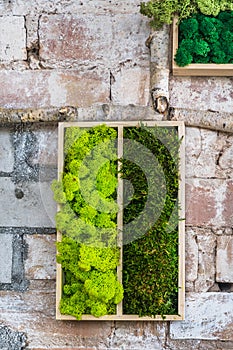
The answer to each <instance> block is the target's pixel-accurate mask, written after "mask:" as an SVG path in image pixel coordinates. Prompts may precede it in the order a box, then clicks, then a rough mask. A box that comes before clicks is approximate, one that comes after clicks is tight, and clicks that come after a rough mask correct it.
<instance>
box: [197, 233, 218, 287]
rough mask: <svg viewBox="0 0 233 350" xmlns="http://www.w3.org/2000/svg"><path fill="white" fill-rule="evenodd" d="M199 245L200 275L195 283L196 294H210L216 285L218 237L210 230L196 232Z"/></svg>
mask: <svg viewBox="0 0 233 350" xmlns="http://www.w3.org/2000/svg"><path fill="white" fill-rule="evenodd" d="M196 241H197V244H198V274H197V279H196V280H195V281H194V286H195V291H196V292H208V291H209V289H210V288H211V287H213V285H214V283H215V274H216V271H215V251H216V237H215V235H214V234H213V233H212V232H211V231H210V230H201V229H197V230H196Z"/></svg>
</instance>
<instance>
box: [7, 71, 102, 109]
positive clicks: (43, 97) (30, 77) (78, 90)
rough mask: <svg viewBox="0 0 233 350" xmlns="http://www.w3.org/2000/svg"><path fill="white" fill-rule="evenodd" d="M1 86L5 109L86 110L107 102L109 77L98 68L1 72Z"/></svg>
mask: <svg viewBox="0 0 233 350" xmlns="http://www.w3.org/2000/svg"><path fill="white" fill-rule="evenodd" d="M12 81H14V89H12V84H11V82H12ZM0 86H4V89H3V90H2V94H1V99H0V101H1V106H2V107H5V108H16V109H17V108H43V107H50V106H51V107H53V106H56V107H61V106H66V105H67V106H82V107H85V106H90V105H92V104H94V103H97V102H102V103H105V102H108V101H109V73H108V72H107V71H106V70H101V69H99V68H94V69H93V70H89V71H88V72H85V71H84V72H83V71H80V70H69V71H66V70H63V71H62V70H61V71H51V70H47V71H46V70H43V71H40V70H38V71H36V70H33V71H29V70H28V71H25V72H22V71H21V72H20V71H18V72H17V71H14V70H12V71H1V70H0Z"/></svg>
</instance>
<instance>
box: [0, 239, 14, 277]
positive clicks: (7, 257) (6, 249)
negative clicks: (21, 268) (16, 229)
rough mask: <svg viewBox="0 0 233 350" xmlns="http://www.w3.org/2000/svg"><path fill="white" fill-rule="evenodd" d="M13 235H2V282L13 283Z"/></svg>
mask: <svg viewBox="0 0 233 350" xmlns="http://www.w3.org/2000/svg"><path fill="white" fill-rule="evenodd" d="M12 249H13V248H12V235H9V234H1V235H0V264H1V267H0V283H11V272H12V271H11V270H12V254H13V252H12Z"/></svg>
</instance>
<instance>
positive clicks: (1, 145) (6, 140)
mask: <svg viewBox="0 0 233 350" xmlns="http://www.w3.org/2000/svg"><path fill="white" fill-rule="evenodd" d="M13 165H14V150H13V145H12V143H11V139H10V133H9V130H4V129H1V130H0V172H6V173H7V172H11V171H12V170H13Z"/></svg>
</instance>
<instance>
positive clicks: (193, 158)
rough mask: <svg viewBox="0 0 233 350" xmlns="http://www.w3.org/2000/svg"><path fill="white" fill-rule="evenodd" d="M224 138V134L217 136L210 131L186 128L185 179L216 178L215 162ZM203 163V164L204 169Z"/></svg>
mask: <svg viewBox="0 0 233 350" xmlns="http://www.w3.org/2000/svg"><path fill="white" fill-rule="evenodd" d="M225 138H226V137H225V135H224V134H220V135H217V133H216V132H214V131H211V130H205V129H199V128H189V127H187V128H186V147H185V151H186V154H185V155H186V177H197V178H209V177H212V178H214V177H217V174H216V173H217V168H218V167H217V165H216V162H217V160H218V157H219V154H220V152H221V150H222V147H223V144H224V143H225ZM207 160H208V161H207ZM203 163H205V166H204V167H203ZM220 175H222V174H220ZM221 177H222V176H221Z"/></svg>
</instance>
